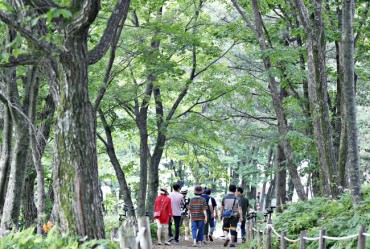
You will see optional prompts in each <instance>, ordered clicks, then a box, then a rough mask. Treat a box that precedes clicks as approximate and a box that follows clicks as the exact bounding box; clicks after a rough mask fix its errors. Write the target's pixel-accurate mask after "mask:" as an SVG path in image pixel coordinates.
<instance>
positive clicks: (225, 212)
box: [222, 198, 236, 218]
mask: <svg viewBox="0 0 370 249" xmlns="http://www.w3.org/2000/svg"><path fill="white" fill-rule="evenodd" d="M235 201H236V198H235V199H234V202H233V206H232V208H231V210H223V211H222V217H224V218H230V217H231V216H232V215H233V212H234V205H235Z"/></svg>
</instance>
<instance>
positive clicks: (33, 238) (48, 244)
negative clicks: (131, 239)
mask: <svg viewBox="0 0 370 249" xmlns="http://www.w3.org/2000/svg"><path fill="white" fill-rule="evenodd" d="M34 231H35V228H34V227H31V228H28V229H25V230H23V231H21V232H15V233H13V232H11V233H10V234H9V235H7V236H4V237H3V238H1V239H0V249H9V248H16V249H60V248H68V249H77V248H79V249H90V248H96V249H108V248H112V249H118V248H119V247H118V244H113V243H111V242H110V241H109V240H89V241H81V240H80V239H79V238H74V237H68V236H62V235H61V234H60V233H59V232H58V231H57V229H56V228H55V227H54V228H52V229H51V230H50V231H49V233H48V234H47V236H46V237H43V236H42V235H40V234H35V233H34Z"/></svg>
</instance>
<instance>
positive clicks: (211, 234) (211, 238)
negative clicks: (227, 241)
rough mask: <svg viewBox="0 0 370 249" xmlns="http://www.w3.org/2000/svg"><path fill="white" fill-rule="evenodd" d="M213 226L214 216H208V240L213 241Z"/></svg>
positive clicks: (214, 225) (214, 226)
mask: <svg viewBox="0 0 370 249" xmlns="http://www.w3.org/2000/svg"><path fill="white" fill-rule="evenodd" d="M215 228H216V224H215V218H210V220H209V240H210V241H213V232H214V231H215ZM206 236H207V235H206Z"/></svg>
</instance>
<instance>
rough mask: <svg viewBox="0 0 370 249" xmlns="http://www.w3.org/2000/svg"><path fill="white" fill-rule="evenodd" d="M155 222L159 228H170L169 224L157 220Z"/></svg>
mask: <svg viewBox="0 0 370 249" xmlns="http://www.w3.org/2000/svg"><path fill="white" fill-rule="evenodd" d="M155 221H156V223H157V227H158V228H161V227H163V228H167V227H168V224H161V222H160V221H159V220H158V219H156V220H155Z"/></svg>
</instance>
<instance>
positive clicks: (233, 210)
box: [220, 185, 243, 247]
mask: <svg viewBox="0 0 370 249" xmlns="http://www.w3.org/2000/svg"><path fill="white" fill-rule="evenodd" d="M235 191H236V186H235V185H230V186H229V192H228V193H227V194H226V195H225V196H224V197H223V198H222V202H221V210H220V213H221V219H223V230H224V235H225V243H224V247H226V246H227V245H228V243H229V242H230V239H229V235H228V234H229V232H230V234H231V244H230V247H235V242H236V240H235V239H236V236H237V231H236V227H237V224H238V222H242V220H243V217H242V209H241V206H240V203H239V198H238V197H237V196H236V195H235Z"/></svg>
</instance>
